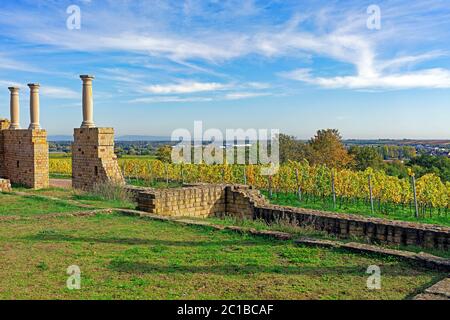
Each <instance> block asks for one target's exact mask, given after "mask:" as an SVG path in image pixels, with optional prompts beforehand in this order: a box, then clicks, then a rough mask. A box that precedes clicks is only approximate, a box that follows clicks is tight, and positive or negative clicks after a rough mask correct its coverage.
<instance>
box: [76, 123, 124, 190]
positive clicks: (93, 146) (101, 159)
mask: <svg viewBox="0 0 450 320" xmlns="http://www.w3.org/2000/svg"><path fill="white" fill-rule="evenodd" d="M103 182H112V183H117V184H121V185H123V184H125V179H124V178H123V175H122V172H121V171H120V168H119V164H118V162H117V156H116V155H115V154H114V129H113V128H76V129H75V130H74V143H73V145H72V186H73V187H74V188H76V189H84V190H89V189H92V187H93V186H94V185H95V184H96V183H103Z"/></svg>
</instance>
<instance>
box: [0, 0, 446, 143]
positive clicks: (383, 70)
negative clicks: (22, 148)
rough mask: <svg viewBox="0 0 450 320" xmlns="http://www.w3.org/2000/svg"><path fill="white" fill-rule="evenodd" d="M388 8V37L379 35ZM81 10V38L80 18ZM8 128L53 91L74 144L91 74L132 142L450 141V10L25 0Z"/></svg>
mask: <svg viewBox="0 0 450 320" xmlns="http://www.w3.org/2000/svg"><path fill="white" fill-rule="evenodd" d="M372 4H375V5H378V6H379V8H380V10H381V28H380V29H379V30H373V29H369V28H367V19H368V18H369V14H368V13H367V8H368V7H369V6H370V5H372ZM70 5H77V6H79V7H80V9H81V29H79V30H69V29H68V28H67V27H66V20H67V18H68V17H69V14H68V13H67V12H66V10H67V8H68V7H69V6H70ZM0 43H1V46H0V88H2V87H3V89H1V90H0V117H8V116H9V110H8V109H9V96H8V94H9V92H8V90H7V87H8V86H10V85H19V86H21V87H22V94H21V123H22V126H23V127H26V126H27V124H28V122H29V116H28V113H29V111H28V89H27V87H26V84H27V83H29V82H39V83H41V86H42V89H41V123H42V126H43V127H44V128H46V129H47V130H48V132H49V134H50V135H56V134H71V133H72V128H73V127H78V126H79V125H80V123H81V121H82V119H81V81H80V79H79V77H78V76H79V75H80V74H93V75H95V76H96V80H95V81H94V99H95V117H94V119H95V122H96V124H97V125H98V126H113V127H115V129H116V132H117V134H118V135H126V134H139V135H141V134H143V135H170V134H171V132H172V131H173V130H175V129H177V128H187V129H192V128H193V122H194V121H195V120H202V121H203V122H204V127H205V128H219V129H225V128H267V129H271V128H274V129H280V130H281V131H282V132H285V133H288V134H292V135H295V136H297V137H299V138H308V137H310V136H312V135H313V134H314V132H315V131H316V130H317V129H320V128H338V129H339V130H340V131H341V133H342V134H343V136H344V137H345V138H447V139H448V138H450V125H449V123H450V3H449V1H448V0H442V1H437V0H434V1H433V0H429V1H396V0H389V1H376V0H375V1H374V0H372V1H332V0H327V1H317V0H314V1H313V0H311V1H302V0H295V1H290V0H273V1H270V0H266V1H257V0H232V1H225V0H209V1H208V0H185V1H182V0H178V1H162V0H159V1H153V0H147V1H143V0H133V1H126V0H110V1H108V0H102V1H100V0H72V1H65V0H46V1H40V0H30V1H28V0H22V1H2V2H1V3H0Z"/></svg>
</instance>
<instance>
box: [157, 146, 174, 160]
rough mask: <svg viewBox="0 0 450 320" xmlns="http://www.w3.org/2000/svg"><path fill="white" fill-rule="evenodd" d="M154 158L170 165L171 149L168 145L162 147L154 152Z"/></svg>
mask: <svg viewBox="0 0 450 320" xmlns="http://www.w3.org/2000/svg"><path fill="white" fill-rule="evenodd" d="M156 158H157V159H158V160H159V161H162V162H166V163H171V162H172V147H171V146H169V145H164V146H161V147H159V148H158V150H156Z"/></svg>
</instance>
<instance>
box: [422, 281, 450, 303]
mask: <svg viewBox="0 0 450 320" xmlns="http://www.w3.org/2000/svg"><path fill="white" fill-rule="evenodd" d="M425 293H428V294H434V295H439V296H442V297H445V298H446V299H450V278H446V279H444V280H442V281H439V282H438V283H436V284H435V285H433V286H431V287H429V288H428V289H426V290H425Z"/></svg>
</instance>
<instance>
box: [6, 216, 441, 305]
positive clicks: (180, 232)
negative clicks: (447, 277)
mask: <svg viewBox="0 0 450 320" xmlns="http://www.w3.org/2000/svg"><path fill="white" fill-rule="evenodd" d="M0 251H1V256H2V259H0V283H1V286H0V299H405V298H409V297H411V296H412V295H414V294H416V293H418V292H419V291H420V290H422V289H423V288H425V287H427V286H429V285H430V284H431V283H434V282H435V281H438V280H439V279H440V278H442V277H443V276H444V274H441V273H438V272H432V271H429V270H425V269H422V268H420V267H417V266H413V265H410V264H407V263H406V262H400V261H398V260H396V259H393V258H383V257H379V256H373V255H361V254H354V253H349V252H345V251H341V250H334V249H322V248H309V247H302V246H297V245H295V244H293V243H292V242H283V241H276V240H271V239H267V238H260V237H254V236H250V235H243V234H238V233H233V232H230V231H214V230H212V229H209V228H205V227H192V226H183V225H177V224H174V223H171V222H160V221H151V220H143V219H138V218H135V217H126V216H119V215H100V214H99V215H97V216H92V217H58V218H48V219H36V220H16V221H0ZM71 265H77V266H79V267H80V269H81V290H74V291H70V290H68V289H67V288H66V280H67V277H68V275H67V274H66V270H67V268H68V267H69V266H71ZM369 265H378V266H380V268H381V274H382V289H381V290H368V289H367V288H366V280H367V277H368V274H366V270H367V267H368V266H369Z"/></svg>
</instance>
